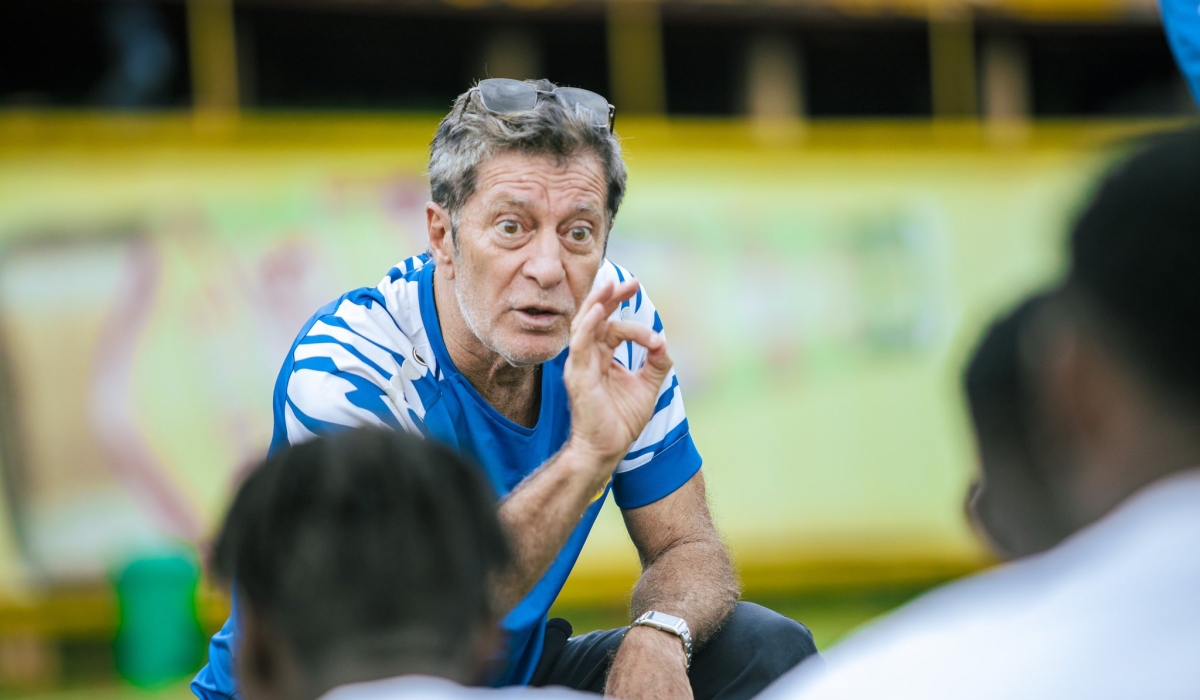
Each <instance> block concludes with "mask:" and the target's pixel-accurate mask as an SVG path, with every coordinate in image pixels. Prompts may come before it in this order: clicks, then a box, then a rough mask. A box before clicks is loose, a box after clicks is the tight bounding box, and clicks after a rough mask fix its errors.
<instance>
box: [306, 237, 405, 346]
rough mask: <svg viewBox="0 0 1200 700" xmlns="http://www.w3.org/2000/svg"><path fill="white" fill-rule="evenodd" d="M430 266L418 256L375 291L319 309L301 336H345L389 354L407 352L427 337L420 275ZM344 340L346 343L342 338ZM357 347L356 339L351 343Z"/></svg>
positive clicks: (354, 293)
mask: <svg viewBox="0 0 1200 700" xmlns="http://www.w3.org/2000/svg"><path fill="white" fill-rule="evenodd" d="M427 262H428V255H424V254H423V255H418V256H414V257H412V258H409V259H407V260H404V261H402V262H400V263H398V264H397V265H395V266H394V267H392V268H391V269H390V270H389V271H388V273H387V275H386V276H385V277H384V278H383V280H382V281H381V282H380V283H379V284H378V285H376V286H374V287H359V288H358V289H354V290H351V291H349V292H347V293H345V294H343V295H342V296H340V297H338V298H337V299H335V300H334V301H332V302H330V303H329V304H327V305H326V306H325V307H323V308H322V309H320V310H319V311H318V312H317V313H316V314H315V315H314V316H313V318H312V320H311V321H310V323H309V327H308V328H306V329H305V332H304V333H303V334H302V336H312V335H331V330H334V332H333V333H332V335H333V336H334V337H339V336H344V335H345V333H344V332H337V331H336V329H341V331H345V332H349V333H351V334H353V335H354V336H357V337H358V338H362V339H364V340H366V341H368V342H370V343H373V344H375V345H378V346H380V347H382V348H386V349H389V350H400V351H404V352H407V350H408V349H409V348H410V347H411V346H414V345H418V344H419V342H420V339H421V338H423V337H424V332H425V327H424V323H423V322H422V319H421V304H420V291H419V284H418V281H417V275H418V273H419V271H420V269H421V268H422V267H424V265H425V264H426V263H427ZM343 340H346V339H345V338H343ZM349 340H350V342H352V343H354V344H356V341H357V338H351V339H349Z"/></svg>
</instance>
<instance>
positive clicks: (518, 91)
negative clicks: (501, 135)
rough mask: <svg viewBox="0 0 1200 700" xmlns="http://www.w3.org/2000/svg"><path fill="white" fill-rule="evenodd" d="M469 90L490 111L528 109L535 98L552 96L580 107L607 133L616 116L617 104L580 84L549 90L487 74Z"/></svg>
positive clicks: (565, 103) (495, 112)
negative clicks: (579, 85) (615, 105)
mask: <svg viewBox="0 0 1200 700" xmlns="http://www.w3.org/2000/svg"><path fill="white" fill-rule="evenodd" d="M471 91H472V92H476V91H477V92H479V99H480V101H482V102H483V107H484V109H486V110H487V111H489V112H491V113H492V114H512V113H514V112H528V111H529V110H531V109H533V108H534V107H536V106H537V101H538V99H540V98H542V97H553V98H554V99H556V100H558V103H559V104H561V105H562V106H563V107H566V108H568V109H574V108H576V107H582V108H584V109H585V110H586V111H587V112H588V113H589V114H590V115H592V125H593V126H599V127H604V128H607V129H608V133H610V134H611V133H612V130H613V123H614V122H615V121H616V116H617V108H616V107H614V106H612V105H610V104H609V103H608V99H607V98H605V97H604V96H603V95H597V94H596V93H594V92H592V91H591V90H583V89H581V88H571V87H560V88H554V89H553V90H539V89H537V88H536V87H534V86H533V85H531V84H529V83H526V82H524V81H521V80H509V79H508V78H488V79H487V80H481V81H479V84H478V85H476V86H475V87H473V88H471Z"/></svg>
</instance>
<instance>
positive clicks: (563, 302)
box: [192, 80, 816, 700]
mask: <svg viewBox="0 0 1200 700" xmlns="http://www.w3.org/2000/svg"><path fill="white" fill-rule="evenodd" d="M612 116H613V107H612V106H611V105H609V104H608V102H607V100H605V99H604V98H603V97H601V96H599V95H596V94H595V93H591V92H587V91H584V90H577V89H570V88H556V87H555V86H554V85H553V84H551V83H550V82H548V81H544V80H541V81H526V82H522V81H515V80H485V81H483V82H481V83H480V84H479V85H478V86H476V87H474V88H472V89H470V90H468V91H467V92H466V93H464V94H462V95H460V96H459V97H458V99H457V100H456V101H455V103H454V106H453V107H452V109H451V110H450V113H449V114H448V115H447V116H446V117H445V119H443V120H442V122H441V124H440V125H439V127H438V129H437V132H436V134H435V135H434V138H433V142H432V144H431V146H430V158H429V180H430V188H431V192H432V199H433V201H431V202H429V203H428V205H427V206H426V224H427V232H428V242H429V249H428V252H426V253H424V254H422V255H418V256H416V257H413V258H409V259H408V260H405V261H403V262H401V263H400V264H398V265H396V266H395V267H393V268H392V269H391V270H390V271H389V272H388V273H387V275H386V276H385V277H384V279H383V281H382V282H380V283H379V285H378V286H376V287H370V288H362V289H357V290H354V291H352V292H349V293H348V294H346V295H344V296H342V297H341V298H340V299H337V300H335V301H334V302H332V303H330V304H329V305H327V306H326V307H325V308H323V309H321V310H319V311H318V312H317V313H316V315H314V316H313V317H312V319H311V320H310V321H309V322H308V324H307V325H305V326H304V328H303V329H302V330H301V331H300V334H299V337H298V339H297V340H296V343H295V344H294V345H293V347H292V350H291V352H290V353H289V354H288V356H287V358H286V360H285V362H284V365H283V368H282V370H281V371H280V374H279V379H278V382H277V384H276V388H275V400H274V406H275V432H274V437H273V440H272V445H271V449H272V451H278V450H280V449H282V448H283V447H284V446H286V445H287V444H289V443H296V442H302V441H304V440H308V439H311V438H312V437H313V436H314V435H320V434H327V433H330V432H333V431H337V430H342V429H345V428H346V427H350V426H360V425H379V426H388V427H391V428H393V429H396V430H406V431H408V432H410V433H413V434H420V435H424V436H426V437H429V438H431V439H434V440H438V441H441V442H443V443H445V444H447V445H450V446H452V447H454V448H455V449H457V450H459V451H460V452H461V453H463V454H466V455H469V456H471V457H472V458H474V460H475V461H477V462H478V463H479V464H480V466H481V467H482V469H483V471H484V473H485V474H486V475H487V476H488V478H489V480H490V481H491V484H492V486H493V488H494V489H495V490H496V492H497V493H498V494H499V495H500V498H501V501H500V505H499V517H500V522H501V525H502V526H503V527H504V530H505V532H506V533H507V535H508V538H509V540H510V542H511V546H512V550H513V560H512V563H511V564H510V565H509V566H508V567H507V568H506V570H505V572H504V573H503V574H502V575H500V576H497V577H496V579H495V587H496V590H495V595H496V600H497V601H498V603H497V604H498V606H499V609H500V611H501V612H502V613H503V614H504V617H503V619H502V620H501V626H502V628H503V630H504V632H505V642H506V647H507V657H506V662H505V663H504V664H503V665H502V667H501V668H500V670H499V673H498V674H497V678H496V679H494V682H495V683H496V684H498V685H563V686H568V687H571V688H576V689H579V690H588V691H593V692H607V693H609V694H611V695H616V696H620V697H625V698H629V699H630V700H635V699H636V698H641V697H655V698H659V697H661V698H667V697H673V698H688V697H692V696H693V695H694V696H695V697H697V698H701V699H702V700H707V699H708V698H721V699H722V700H737V699H739V698H748V697H750V696H752V695H755V694H756V693H758V692H759V691H760V690H762V689H763V688H765V687H766V686H767V685H768V684H769V683H770V682H771V681H773V680H774V679H775V678H777V677H779V676H780V675H782V674H783V673H784V672H785V671H787V670H788V669H790V668H792V667H793V666H794V665H796V664H797V663H798V662H799V661H800V660H802V659H803V658H805V657H806V656H808V655H812V654H814V653H815V651H816V649H815V647H814V645H813V642H812V636H811V635H810V634H809V633H808V630H806V629H805V628H804V627H803V626H801V625H799V624H798V623H796V622H793V621H792V620H789V619H787V618H785V617H783V616H781V615H778V614H776V613H774V612H772V611H769V610H767V609H765V608H762V607H759V606H756V605H753V604H750V603H739V602H738V596H739V584H738V580H737V576H736V574H735V572H734V569H733V566H732V564H731V562H730V558H729V555H728V552H727V551H726V549H725V546H724V545H723V544H722V542H721V540H720V538H719V537H718V535H717V532H716V529H715V527H714V526H713V522H712V518H711V516H710V514H709V509H708V503H707V498H706V492H705V487H704V477H703V474H702V472H701V469H700V467H701V459H700V453H699V452H698V451H697V449H696V446H695V444H694V443H693V441H692V437H691V434H690V432H689V429H688V421H687V417H686V414H685V412H684V408H683V398H682V394H681V391H680V387H679V382H678V380H677V379H676V377H675V373H674V371H673V370H672V361H671V358H670V355H669V354H668V352H667V345H666V340H665V339H664V337H663V334H662V330H663V324H662V320H661V319H660V318H659V315H658V312H657V311H655V308H654V305H653V304H652V303H651V301H650V298H649V296H648V295H647V293H646V291H645V290H644V289H643V288H642V287H641V285H640V284H639V283H638V282H637V281H636V280H635V279H634V278H633V275H632V274H631V273H630V272H629V271H628V270H626V269H625V268H622V267H619V266H618V265H617V264H616V263H614V262H612V261H610V260H608V259H607V258H606V257H605V250H606V247H607V244H608V236H609V234H610V232H611V231H612V226H613V221H614V219H615V217H616V215H617V209H618V207H619V206H620V204H621V200H622V198H623V197H624V194H625V185H626V171H625V164H624V161H623V160H622V157H621V149H620V144H619V143H618V141H617V138H616V135H615V134H614V133H613V130H612V126H613V120H612ZM610 491H611V492H612V494H613V497H614V499H615V500H616V503H617V505H618V506H619V507H620V508H621V509H622V514H623V516H624V518H625V524H626V527H627V529H628V531H629V535H630V538H631V539H632V540H633V543H634V545H635V546H636V547H637V550H638V554H639V556H640V558H641V563H642V576H641V578H640V580H639V581H638V583H637V586H636V588H635V589H634V591H633V597H632V604H631V607H632V610H631V613H632V616H631V617H632V619H633V623H632V625H631V626H630V627H628V628H621V629H618V630H609V631H601V632H594V633H591V634H586V635H581V636H577V637H570V635H571V629H570V626H569V624H567V623H566V622H565V621H560V620H555V621H553V624H548V621H547V612H548V611H549V609H550V606H551V604H553V602H554V600H555V598H556V597H557V595H558V593H559V591H560V590H561V589H562V586H563V584H564V583H565V581H566V580H567V576H568V574H570V572H571V568H572V567H573V566H574V564H575V560H576V558H577V557H578V555H579V552H580V550H581V549H582V548H583V544H584V542H585V541H586V539H587V536H588V532H589V531H590V530H591V527H592V524H593V523H594V522H595V520H596V516H597V514H598V513H599V512H600V508H601V506H602V504H603V502H604V500H605V499H606V497H607V496H608V494H609V492H610ZM234 605H235V607H236V605H237V600H236V598H235V601H234ZM236 637H237V621H236V616H235V617H233V618H231V619H230V621H229V622H228V623H227V624H226V626H225V628H224V629H223V630H222V631H221V632H220V633H218V634H217V635H216V636H215V637H214V638H213V641H212V644H211V645H210V648H209V665H208V666H207V667H205V668H204V669H202V670H201V672H200V674H199V675H198V676H197V677H196V679H195V681H193V684H192V688H193V690H194V691H195V692H196V694H197V695H199V696H200V697H202V698H227V697H233V696H234V694H235V693H236V685H235V683H234V680H233V678H232V675H231V669H232V664H233V660H232V655H233V649H234V648H235V647H236ZM693 651H694V652H695V654H694V658H693Z"/></svg>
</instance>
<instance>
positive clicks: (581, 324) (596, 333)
mask: <svg viewBox="0 0 1200 700" xmlns="http://www.w3.org/2000/svg"><path fill="white" fill-rule="evenodd" d="M585 309H586V310H585V311H584V312H583V313H581V314H578V315H577V316H575V320H574V321H573V322H572V323H571V340H570V347H571V354H572V355H574V356H577V357H583V356H584V353H587V352H589V351H592V350H594V348H595V347H596V343H597V342H598V341H599V340H600V339H601V338H602V337H603V334H604V326H605V324H604V319H605V318H607V317H608V316H607V314H605V313H604V305H603V304H602V303H596V304H592V305H591V306H589V307H585Z"/></svg>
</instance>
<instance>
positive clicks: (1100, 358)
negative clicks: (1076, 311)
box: [1041, 321, 1139, 527]
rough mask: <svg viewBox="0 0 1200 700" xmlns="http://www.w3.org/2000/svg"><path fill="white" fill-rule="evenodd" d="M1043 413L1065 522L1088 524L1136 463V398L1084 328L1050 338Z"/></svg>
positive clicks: (1072, 326) (1071, 325)
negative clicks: (1120, 476) (1117, 479)
mask: <svg viewBox="0 0 1200 700" xmlns="http://www.w3.org/2000/svg"><path fill="white" fill-rule="evenodd" d="M1049 335H1050V340H1049V342H1048V344H1047V347H1046V354H1045V358H1044V359H1045V362H1044V366H1043V373H1044V374H1043V376H1042V379H1043V382H1044V384H1043V392H1042V401H1041V408H1042V411H1043V412H1044V413H1043V416H1044V417H1045V419H1046V428H1047V429H1048V431H1049V433H1050V435H1049V436H1048V437H1050V438H1051V448H1052V452H1051V459H1053V460H1054V462H1052V463H1056V469H1055V471H1056V472H1058V473H1057V474H1055V476H1056V477H1057V478H1059V479H1062V480H1063V481H1062V482H1061V483H1058V484H1056V485H1055V486H1056V487H1057V490H1059V491H1060V498H1063V499H1064V500H1065V502H1066V503H1067V504H1068V505H1067V507H1068V510H1069V512H1068V513H1066V514H1065V515H1066V521H1067V523H1068V524H1070V525H1072V526H1074V527H1080V526H1082V525H1086V524H1088V523H1090V522H1092V520H1094V519H1095V518H1096V517H1098V516H1099V515H1102V514H1103V512H1104V511H1105V510H1106V509H1107V507H1109V506H1111V505H1112V504H1111V503H1109V502H1108V501H1109V500H1110V494H1107V493H1106V492H1107V491H1108V490H1109V489H1110V488H1111V487H1112V486H1113V485H1114V483H1115V482H1114V477H1115V475H1117V474H1118V473H1119V472H1120V470H1121V468H1122V467H1121V465H1122V464H1125V463H1128V462H1129V461H1130V460H1132V459H1136V458H1137V457H1136V454H1135V452H1136V449H1137V445H1136V443H1137V432H1138V429H1139V427H1138V426H1139V421H1138V416H1137V411H1138V408H1137V406H1138V404H1139V400H1138V396H1137V393H1136V391H1135V390H1134V388H1133V386H1132V385H1131V383H1130V376H1129V374H1128V372H1127V371H1125V370H1124V368H1123V367H1122V365H1121V363H1120V362H1119V360H1118V359H1117V358H1116V357H1115V356H1114V355H1113V354H1112V352H1111V351H1110V350H1109V349H1108V348H1107V347H1105V343H1103V342H1101V340H1100V339H1099V338H1097V337H1096V336H1095V332H1094V331H1093V330H1091V329H1090V328H1088V327H1086V326H1085V325H1083V324H1080V323H1076V322H1071V321H1067V322H1065V323H1063V324H1062V325H1061V326H1060V327H1059V328H1056V329H1054V330H1052V331H1050V332H1049Z"/></svg>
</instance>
